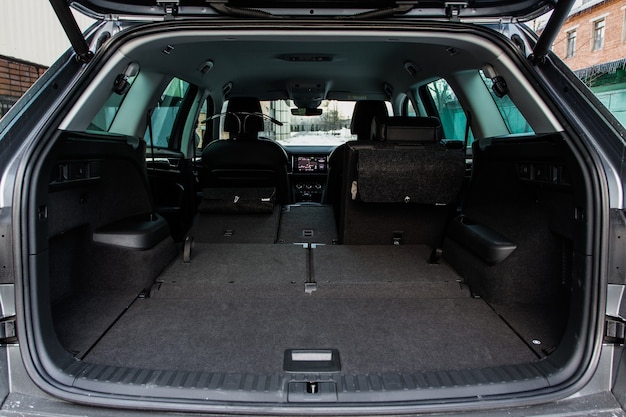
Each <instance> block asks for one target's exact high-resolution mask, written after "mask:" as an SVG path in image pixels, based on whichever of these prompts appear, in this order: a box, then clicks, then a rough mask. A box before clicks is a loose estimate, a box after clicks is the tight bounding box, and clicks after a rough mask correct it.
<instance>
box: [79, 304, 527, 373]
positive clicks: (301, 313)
mask: <svg viewBox="0 0 626 417" xmlns="http://www.w3.org/2000/svg"><path fill="white" fill-rule="evenodd" d="M329 348H334V349H337V350H338V351H339V352H340V357H341V363H342V372H345V373H350V374H353V373H379V372H419V371H434V370H445V369H466V368H476V367H487V366H498V365H505V364H516V363H524V362H528V361H532V360H534V359H535V358H536V356H535V355H534V354H533V353H532V352H531V351H530V349H529V348H528V347H527V346H526V345H525V344H524V343H523V342H521V341H520V340H519V339H518V338H517V337H516V335H515V334H514V333H513V331H512V330H510V328H509V327H508V326H506V324H505V323H504V322H503V321H502V320H500V319H499V318H498V316H497V315H495V314H494V313H493V311H492V310H491V309H490V308H489V306H487V305H486V304H485V303H484V302H483V301H482V300H477V299H471V298H466V299H451V300H445V299H420V300H413V299H402V300H392V299H368V298H365V299H357V298H355V299H351V300H346V299H316V298H315V297H311V296H307V295H305V294H303V295H302V297H301V299H299V300H297V301H296V300H294V299H293V298H286V299H280V298H279V299H245V300H241V299H233V298H228V297H224V298H223V299H222V300H221V301H216V302H210V303H208V302H205V301H204V300H181V299H145V300H137V302H136V303H135V304H133V306H132V307H131V308H130V309H129V310H128V312H126V313H125V314H124V316H123V317H122V318H121V319H120V320H119V321H118V322H117V323H116V325H115V326H114V327H113V328H112V329H111V330H110V331H109V332H108V333H107V334H106V335H105V336H104V337H103V338H102V339H101V340H100V342H99V343H98V344H97V346H96V347H95V348H94V349H92V350H91V352H90V353H89V355H87V357H86V358H85V359H86V360H88V361H89V362H92V363H98V364H106V365H115V366H125V367H135V368H137V367H138V368H152V369H172V370H174V369H175V370H204V371H209V372H225V373H257V374H262V373H277V372H278V373H280V372H281V371H282V365H283V354H284V351H285V350H286V349H329Z"/></svg>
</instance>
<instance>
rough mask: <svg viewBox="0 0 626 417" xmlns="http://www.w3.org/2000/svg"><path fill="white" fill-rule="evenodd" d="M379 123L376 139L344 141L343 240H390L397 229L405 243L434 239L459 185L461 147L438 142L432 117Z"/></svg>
mask: <svg viewBox="0 0 626 417" xmlns="http://www.w3.org/2000/svg"><path fill="white" fill-rule="evenodd" d="M377 123H378V125H377V126H375V131H376V132H377V133H376V139H378V142H373V143H372V144H350V145H349V147H348V155H347V160H346V163H345V166H346V172H345V175H344V178H345V182H344V189H343V191H344V196H343V199H342V202H343V205H344V206H343V209H342V213H341V219H340V229H341V231H342V240H343V242H344V243H348V244H350V243H367V244H374V243H391V242H392V241H393V236H394V235H397V234H398V233H399V232H401V234H402V240H403V241H404V242H405V243H426V244H430V245H433V246H435V245H438V244H439V242H440V241H441V239H442V237H443V231H444V228H445V224H446V222H447V221H448V219H449V217H450V215H451V211H452V210H451V209H454V208H455V204H453V203H456V201H457V198H458V196H459V194H460V191H461V188H462V186H463V180H464V176H465V153H464V152H463V150H462V149H449V148H448V147H446V146H445V145H444V144H443V143H441V141H440V137H441V125H440V123H439V120H437V119H435V118H427V117H390V118H387V119H385V120H383V121H380V120H378V121H377ZM450 208H451V209H450ZM363 228H369V230H370V232H369V233H363V232H362V229H363Z"/></svg>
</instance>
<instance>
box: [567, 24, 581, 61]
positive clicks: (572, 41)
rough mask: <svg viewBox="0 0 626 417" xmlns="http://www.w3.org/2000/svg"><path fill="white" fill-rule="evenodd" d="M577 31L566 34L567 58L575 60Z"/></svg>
mask: <svg viewBox="0 0 626 417" xmlns="http://www.w3.org/2000/svg"><path fill="white" fill-rule="evenodd" d="M577 36H578V34H577V32H576V29H572V30H569V31H567V32H565V41H566V42H565V58H573V57H574V56H575V55H576V38H577Z"/></svg>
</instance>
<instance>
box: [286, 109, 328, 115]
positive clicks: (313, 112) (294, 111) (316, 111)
mask: <svg viewBox="0 0 626 417" xmlns="http://www.w3.org/2000/svg"><path fill="white" fill-rule="evenodd" d="M291 115H292V116H321V115H322V109H312V108H305V107H299V108H297V109H291Z"/></svg>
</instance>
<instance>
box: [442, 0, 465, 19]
mask: <svg viewBox="0 0 626 417" xmlns="http://www.w3.org/2000/svg"><path fill="white" fill-rule="evenodd" d="M466 7H467V2H466V1H449V2H446V3H445V8H446V16H447V17H448V19H450V20H451V21H453V22H458V21H459V15H460V14H461V9H464V8H466Z"/></svg>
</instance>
